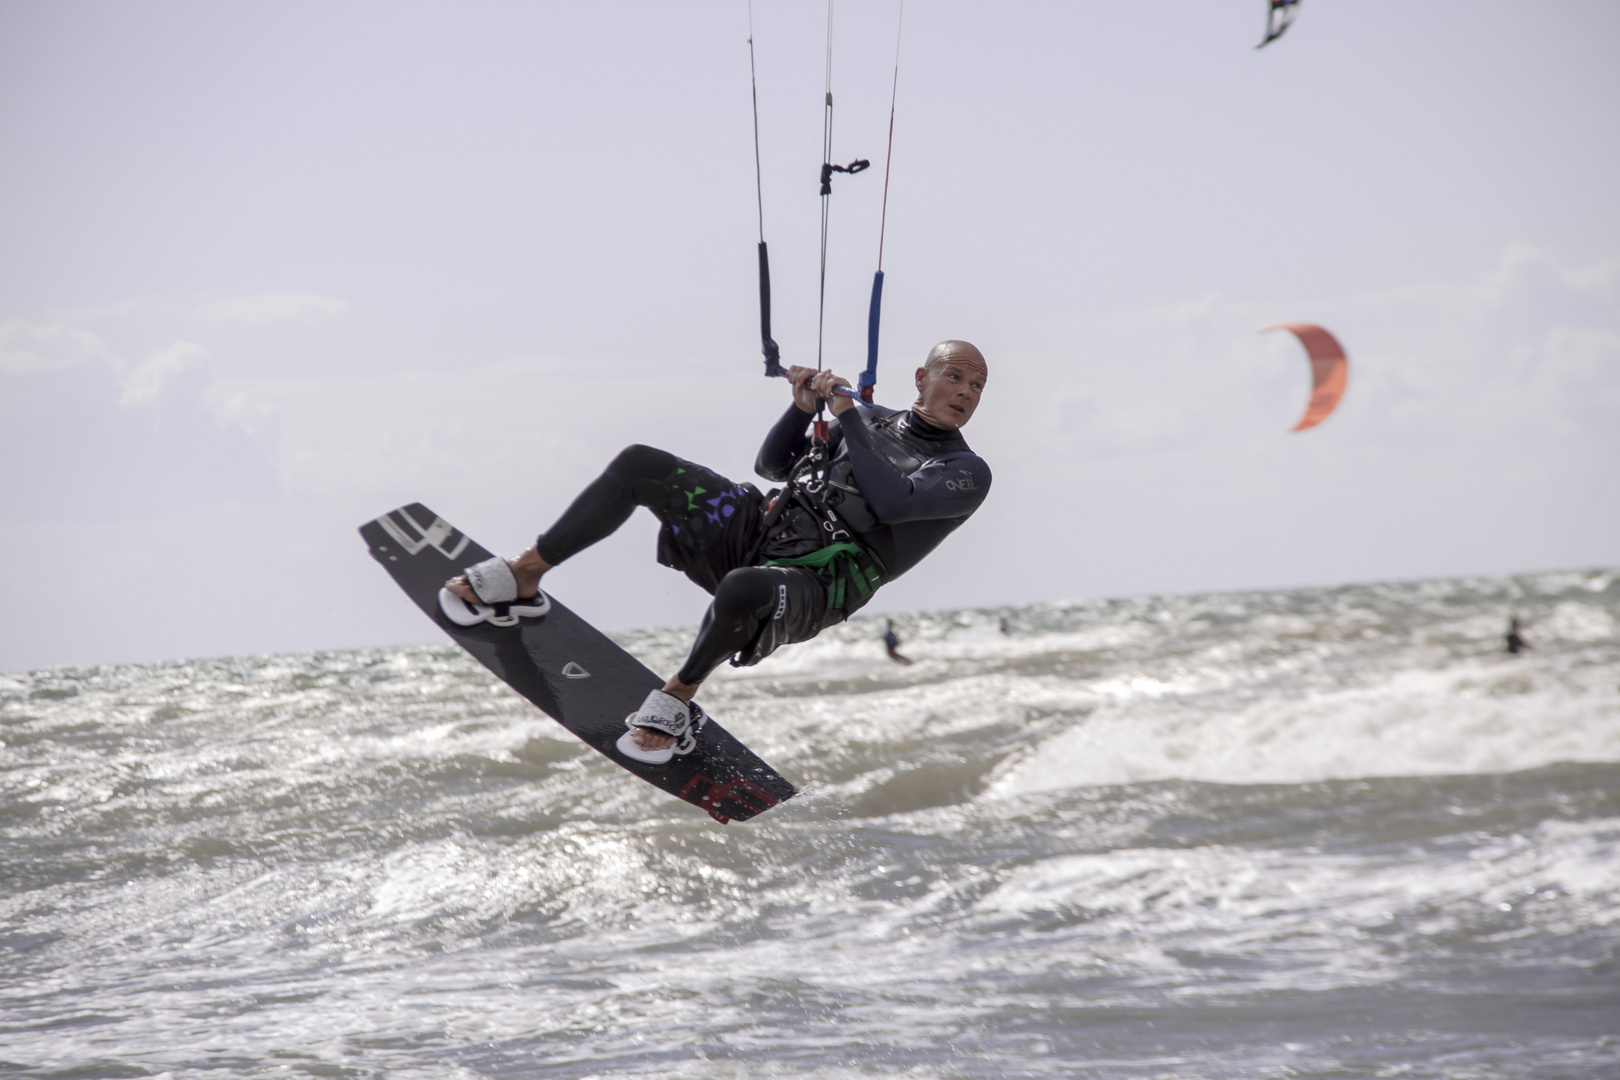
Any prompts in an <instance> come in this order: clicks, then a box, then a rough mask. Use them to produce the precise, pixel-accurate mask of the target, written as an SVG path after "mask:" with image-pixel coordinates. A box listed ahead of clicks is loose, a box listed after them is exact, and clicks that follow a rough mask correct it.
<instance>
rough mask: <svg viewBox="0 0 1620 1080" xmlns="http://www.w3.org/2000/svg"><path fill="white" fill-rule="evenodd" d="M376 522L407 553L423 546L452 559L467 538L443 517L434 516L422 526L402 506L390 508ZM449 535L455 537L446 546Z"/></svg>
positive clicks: (464, 547) (460, 551) (409, 553)
mask: <svg viewBox="0 0 1620 1080" xmlns="http://www.w3.org/2000/svg"><path fill="white" fill-rule="evenodd" d="M396 518H397V519H398V520H397V521H396V520H395V519H396ZM377 524H378V525H380V526H382V531H383V532H385V533H387V534H388V535H389V536H391V537H393V538H394V541H395V542H396V543H397V544H399V546H400V547H402V548H404V549H405V554H407V555H415V554H416V553H417V552H418V551H421V550H422V549H423V548H425V547H431V548H432V549H433V550H434V551H437V552H438V553H439V554H440V555H443V556H444V557H445V558H447V559H454V558H456V557H457V556H459V555H460V554H461V553H462V551H463V550H465V549H466V547H467V538H466V537H465V536H462V535H460V534H458V533H457V532H456V529H455V526H453V525H451V524H450V523H449V522H448V521H446V520H444V518H441V517H436V518H434V519H433V524H431V525H426V526H424V525H422V524H421V523H420V522H418V521H417V520H416V519H415V518H413V517H411V515H409V514H407V513H406V512H405V508H404V507H403V506H402V507H400V508H399V509H398V510H391V511H389V512H388V513H386V514H384V515H383V516H382V517H380V518H378V519H377ZM407 528H409V529H410V532H407V531H406V529H407ZM411 532H414V533H416V535H415V536H414V537H413V536H412V535H411V534H410V533H411ZM451 537H455V543H454V544H453V545H451V546H450V547H448V548H447V547H445V544H446V543H447V542H448V541H449V540H450V538H451Z"/></svg>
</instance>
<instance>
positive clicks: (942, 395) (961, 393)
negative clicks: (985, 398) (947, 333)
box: [911, 341, 990, 428]
mask: <svg viewBox="0 0 1620 1080" xmlns="http://www.w3.org/2000/svg"><path fill="white" fill-rule="evenodd" d="M989 374H990V368H989V365H987V364H986V363H985V362H984V354H983V353H981V352H980V351H979V350H978V349H977V348H975V347H974V346H973V345H971V344H969V343H968V342H966V341H942V342H940V343H939V344H938V345H935V346H934V347H933V348H932V349H930V350H929V352H928V359H927V360H925V361H923V366H922V367H920V368H918V369H917V403H916V404H915V405H913V406H912V407H911V410H912V412H915V413H916V414H917V415H918V416H920V417H922V418H923V419H924V420H926V421H928V422H929V423H930V424H933V425H934V426H935V427H942V428H959V427H961V426H962V425H963V424H965V423H967V422H968V421H969V420H971V419H972V418H973V410H974V409H977V408H978V407H979V395H980V394H981V393H983V392H984V380H985V378H986V377H987V376H988V375H989Z"/></svg>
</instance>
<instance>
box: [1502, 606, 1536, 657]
mask: <svg viewBox="0 0 1620 1080" xmlns="http://www.w3.org/2000/svg"><path fill="white" fill-rule="evenodd" d="M1519 630H1520V628H1519V617H1518V616H1517V615H1510V616H1509V617H1508V630H1507V634H1506V635H1504V637H1503V641H1504V642H1505V643H1506V645H1507V651H1508V652H1510V653H1512V654H1513V655H1515V656H1517V655H1518V654H1519V653H1520V652H1521V651H1523V650H1525V649H1528V648H1529V647H1530V643H1529V642H1528V641H1526V640H1524V635H1523V634H1522V633H1520V632H1519Z"/></svg>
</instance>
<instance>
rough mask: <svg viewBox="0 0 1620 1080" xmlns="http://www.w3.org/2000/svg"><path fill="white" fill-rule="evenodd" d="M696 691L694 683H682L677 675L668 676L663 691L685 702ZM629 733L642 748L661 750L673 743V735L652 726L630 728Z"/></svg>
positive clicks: (695, 694) (694, 695) (691, 697)
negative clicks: (656, 729)
mask: <svg viewBox="0 0 1620 1080" xmlns="http://www.w3.org/2000/svg"><path fill="white" fill-rule="evenodd" d="M697 692H698V688H697V685H696V684H692V685H688V684H686V683H683V682H681V680H680V677H679V676H673V675H672V676H670V680H669V682H667V683H665V684H664V693H666V694H668V695H670V696H671V697H677V698H680V699H681V700H682V701H686V702H690V701H691V700H692V699H693V698H694V697H696V696H697ZM630 734H631V737H632V738H634V739H635V740H636V745H637V746H639V747H641V748H642V749H643V750H663V749H666V748H668V747H671V746H674V745H675V736H673V735H665V734H664V733H663V732H662V731H654V730H653V729H652V728H644V727H638V728H631V729H630Z"/></svg>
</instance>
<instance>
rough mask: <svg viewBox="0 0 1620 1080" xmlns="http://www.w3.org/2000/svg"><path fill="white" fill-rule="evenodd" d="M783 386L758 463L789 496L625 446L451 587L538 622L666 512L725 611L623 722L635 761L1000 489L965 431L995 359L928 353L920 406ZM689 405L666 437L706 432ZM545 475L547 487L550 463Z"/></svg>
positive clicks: (808, 374)
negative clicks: (553, 588)
mask: <svg viewBox="0 0 1620 1080" xmlns="http://www.w3.org/2000/svg"><path fill="white" fill-rule="evenodd" d="M787 374H788V382H789V384H790V385H791V387H792V395H793V401H792V403H791V404H790V405H788V407H787V411H786V412H784V413H783V414H782V416H781V418H780V419H778V420H777V421H776V424H775V426H773V427H772V428H771V430H770V432H769V434H767V435H766V436H765V442H764V445H762V446H761V447H760V451H759V456H758V458H757V459H756V460H755V463H754V469H755V471H756V472H758V473H759V474H760V475H761V476H763V477H765V478H766V479H768V480H772V481H775V482H777V483H781V484H782V485H783V487H782V490H781V491H780V492H773V493H772V495H770V496H767V495H762V494H761V493H760V492H759V490H758V489H757V488H755V487H754V486H753V485H752V484H737V483H733V482H732V481H730V480H728V479H726V478H725V477H723V476H721V475H719V474H718V473H715V472H712V471H710V470H709V469H706V468H704V467H703V466H701V465H697V464H694V463H692V462H690V461H684V460H682V459H680V458H678V457H676V456H675V455H674V454H670V453H667V452H666V451H663V450H659V449H655V448H654V447H651V446H631V447H627V448H626V449H625V450H624V451H623V452H622V453H620V454H619V456H618V457H616V458H615V459H614V460H613V461H612V462H610V463H609V464H608V467H607V469H606V471H604V472H603V473H602V475H601V476H600V477H598V478H597V479H596V480H595V481H593V482H592V483H591V484H590V485H589V486H588V487H586V488H585V490H584V491H583V492H581V493H580V495H579V497H578V498H576V499H575V500H574V502H573V504H572V505H570V506H569V507H568V509H567V510H565V511H563V514H562V517H560V518H559V519H558V520H557V521H556V523H555V524H553V525H552V526H551V528H550V529H548V530H546V531H545V532H544V533H542V534H541V535H540V537H539V539H538V540H536V541H535V544H534V546H533V547H531V548H529V549H528V550H527V551H525V552H524V553H523V554H522V555H519V556H518V557H517V558H515V559H511V560H507V559H500V558H492V559H487V560H485V561H484V562H481V563H479V564H477V565H476V566H470V567H468V568H467V569H466V571H465V572H464V573H463V574H462V575H461V576H458V577H454V578H451V579H450V580H449V581H447V582H446V583H445V589H446V590H447V591H448V592H449V593H450V594H451V595H453V596H457V597H460V598H461V600H462V601H464V602H466V603H467V604H469V605H473V604H482V605H489V606H491V607H493V605H495V604H505V605H509V607H508V608H507V610H510V611H511V612H512V613H513V614H514V615H523V614H527V613H530V612H532V613H533V614H535V615H536V616H539V617H543V615H541V612H542V611H543V610H544V608H545V606H546V605H544V604H541V603H540V602H539V599H540V595H539V590H540V578H541V575H543V574H544V573H545V572H546V571H548V570H550V569H551V568H552V567H553V566H556V565H557V564H558V563H560V562H562V561H563V560H564V559H567V558H570V557H571V556H573V555H574V554H576V553H578V552H580V551H582V550H584V549H585V548H587V547H589V546H590V545H592V544H594V543H596V542H597V541H599V540H603V539H605V538H606V537H608V536H609V535H611V534H612V533H613V531H614V530H616V529H617V528H618V527H619V526H620V525H623V524H624V523H625V521H626V520H627V519H628V518H629V517H630V515H631V513H632V512H634V510H635V508H636V507H638V506H645V507H646V508H647V509H649V510H651V511H652V512H653V513H654V514H655V515H657V517H658V520H659V521H660V522H661V523H662V525H663V528H662V529H661V530H660V531H659V533H658V561H659V562H661V563H663V564H664V565H665V566H670V567H674V568H675V569H677V570H680V571H683V572H684V573H685V574H686V576H687V577H688V578H690V579H691V580H692V581H693V582H694V583H696V584H697V585H698V586H699V587H701V588H702V589H703V590H704V591H705V592H707V593H709V594H710V595H711V596H713V597H714V602H713V603H712V604H710V605H709V610H708V612H707V614H705V615H704V616H703V625H702V627H701V628H700V629H699V630H698V634H697V640H696V641H695V642H693V644H692V651H691V652H690V653H689V654H688V655H687V658H686V662H685V663H684V664H683V665H681V669H680V670H679V671H677V672H676V673H675V674H674V676H672V677H671V678H670V680H669V681H668V682H667V683H666V684H665V685H664V688H663V689H662V690H654V691H653V692H652V693H650V694H648V695H647V700H646V701H645V702H643V703H642V706H641V708H640V709H639V710H638V711H637V712H636V713H635V714H633V715H632V716H630V717H629V718H627V720H626V723H627V725H628V727H629V730H628V731H627V732H626V733H625V735H624V736H623V737H621V738H620V740H619V742H618V744H617V746H618V749H619V752H620V753H622V754H624V755H625V756H626V757H630V758H633V759H635V760H637V761H644V762H647V763H648V764H663V763H664V762H667V761H669V760H670V756H671V754H672V753H674V748H675V747H676V745H677V740H681V739H684V738H685V737H686V736H687V735H689V734H691V733H693V732H694V731H695V730H696V729H697V728H698V727H701V726H702V724H703V723H704V721H705V719H706V717H705V716H704V714H703V710H702V709H700V708H699V707H698V706H697V704H696V703H695V702H694V701H693V700H692V698H693V697H694V696H695V695H696V694H697V691H698V686H699V684H701V683H702V682H703V680H705V679H707V678H708V677H709V675H710V673H711V672H713V671H714V669H715V668H717V667H719V666H720V665H721V664H722V663H725V662H726V661H728V660H729V661H730V662H731V663H732V664H735V665H746V664H757V663H759V661H760V660H762V659H764V658H765V657H766V656H769V655H770V654H771V653H772V652H774V651H775V650H776V649H778V648H779V647H781V646H783V645H786V644H788V643H790V642H795V641H807V640H809V639H810V638H813V637H815V636H816V635H817V634H819V633H820V632H821V631H822V630H824V629H826V628H827V627H829V626H832V625H834V624H835V623H840V622H843V621H844V620H845V619H847V618H848V617H849V616H850V615H851V614H853V613H854V612H855V611H856V609H858V608H860V607H861V606H862V605H863V604H865V603H866V602H867V601H868V600H869V599H871V597H872V594H873V593H874V592H876V591H877V589H878V587H879V586H881V585H884V584H887V583H888V582H890V581H893V580H894V579H895V578H897V577H899V576H900V575H901V574H903V573H905V572H906V571H907V570H909V569H911V568H912V567H913V566H915V565H916V564H917V563H918V562H920V561H922V559H923V557H924V556H926V555H927V554H928V553H929V552H930V551H932V550H934V548H935V547H936V546H937V545H938V544H939V543H940V541H942V540H944V539H945V537H946V536H947V535H949V534H950V533H951V531H952V530H954V529H955V528H956V527H957V526H959V525H961V524H962V523H963V522H964V521H966V520H967V519H968V518H969V517H970V516H972V514H973V512H974V511H975V510H977V509H978V508H979V505H980V504H981V503H983V502H984V497H985V494H986V493H987V492H988V491H989V490H990V466H989V465H987V464H986V463H985V461H984V459H983V458H981V457H979V455H977V454H975V453H974V452H973V451H972V450H971V449H970V448H969V447H968V444H967V442H966V440H964V439H963V438H962V433H961V429H962V427H963V426H964V425H966V424H967V422H968V421H969V420H970V419H972V417H973V413H974V410H975V409H977V408H978V406H979V395H980V394H981V393H982V392H983V391H984V382H985V378H986V376H987V374H988V369H987V367H986V365H985V360H984V354H983V353H981V352H979V350H978V349H977V348H975V347H974V346H973V345H972V344H970V343H969V342H966V341H942V342H940V343H939V344H938V345H935V346H934V347H933V349H932V350H931V351H930V352H929V353H928V358H927V359H926V360H925V361H924V362H923V366H922V367H919V368H918V369H917V372H916V375H915V376H914V381H915V383H916V387H917V399H916V401H915V402H913V403H912V405H911V407H910V408H909V409H886V408H883V407H882V406H877V405H864V404H862V405H858V404H856V403H855V402H854V401H853V400H851V399H850V398H849V397H846V396H844V395H842V394H839V393H837V392H836V389H837V388H838V387H848V386H849V382H848V380H846V379H842V378H839V377H838V376H837V375H834V374H833V373H832V372H831V371H819V372H818V371H815V370H813V369H811V368H805V367H792V368H789V369H788V372H787ZM686 394H687V398H688V399H689V400H688V399H683V400H674V401H671V402H670V410H669V414H668V416H667V418H666V419H665V421H664V423H665V424H666V425H669V426H674V427H677V428H685V427H690V426H691V425H694V424H696V425H698V426H699V427H701V426H702V424H703V420H702V417H701V414H699V413H696V412H693V411H691V406H692V403H693V401H696V400H704V401H706V400H707V399H706V398H702V397H701V390H699V389H696V388H688V390H687V391H686ZM692 394H698V395H700V396H699V397H698V398H691V395H692ZM820 407H825V408H827V409H828V410H830V411H831V412H832V414H833V419H832V420H831V422H830V423H829V425H828V427H827V429H826V432H827V433H826V438H827V441H826V442H824V443H817V442H816V441H815V440H814V439H813V437H812V434H811V432H812V425H811V420H812V419H814V418H815V416H816V414H817V411H818V408H820ZM683 408H684V409H685V410H686V411H684V412H683V411H682V410H683ZM536 471H537V472H539V473H540V475H541V476H542V477H543V475H544V463H543V462H541V463H538V467H537V470H536ZM525 601H527V602H528V603H527V605H525ZM687 745H689V743H687Z"/></svg>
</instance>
